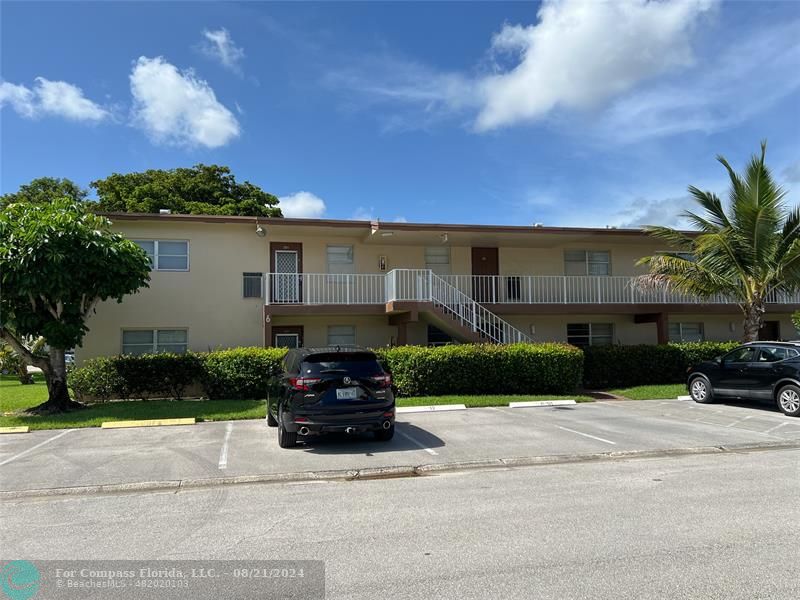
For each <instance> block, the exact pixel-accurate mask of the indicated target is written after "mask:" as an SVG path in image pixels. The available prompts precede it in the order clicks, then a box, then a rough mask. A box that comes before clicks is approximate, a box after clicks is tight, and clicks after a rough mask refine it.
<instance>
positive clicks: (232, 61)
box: [200, 27, 244, 75]
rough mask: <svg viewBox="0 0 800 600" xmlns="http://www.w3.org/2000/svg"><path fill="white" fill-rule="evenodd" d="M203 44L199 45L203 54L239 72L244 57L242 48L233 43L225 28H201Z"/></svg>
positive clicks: (240, 71)
mask: <svg viewBox="0 0 800 600" xmlns="http://www.w3.org/2000/svg"><path fill="white" fill-rule="evenodd" d="M203 37H204V38H205V39H204V40H203V44H202V45H201V46H200V49H201V50H202V52H203V54H205V55H206V56H208V57H210V58H213V59H215V60H217V61H219V63H220V64H222V66H223V67H225V68H227V69H230V70H231V71H234V72H235V73H239V74H240V75H241V73H242V69H241V66H240V64H239V63H240V62H241V60H242V59H243V58H244V50H242V49H241V48H239V47H238V46H237V45H236V44H234V43H233V38H231V34H230V33H229V32H228V30H227V29H225V28H224V27H221V28H219V29H215V30H211V31H209V30H208V29H204V30H203Z"/></svg>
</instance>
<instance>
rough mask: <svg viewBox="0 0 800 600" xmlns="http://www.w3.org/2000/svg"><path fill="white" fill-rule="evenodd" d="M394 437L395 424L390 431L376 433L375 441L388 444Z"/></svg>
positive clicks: (381, 430)
mask: <svg viewBox="0 0 800 600" xmlns="http://www.w3.org/2000/svg"><path fill="white" fill-rule="evenodd" d="M393 437H394V423H392V426H391V427H389V429H378V430H377V431H376V432H375V439H376V440H378V441H379V442H388V441H389V440H390V439H392V438H393Z"/></svg>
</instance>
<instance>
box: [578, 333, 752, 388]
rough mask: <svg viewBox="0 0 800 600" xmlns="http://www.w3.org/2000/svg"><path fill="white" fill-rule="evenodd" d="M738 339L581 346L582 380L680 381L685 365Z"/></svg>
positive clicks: (616, 383) (594, 383)
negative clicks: (582, 354) (653, 344)
mask: <svg viewBox="0 0 800 600" xmlns="http://www.w3.org/2000/svg"><path fill="white" fill-rule="evenodd" d="M738 345H740V344H739V342H684V343H674V344H663V345H659V346H648V345H645V344H642V345H637V346H590V347H588V348H585V349H584V363H583V383H584V385H585V386H586V387H587V388H590V389H604V388H616V387H630V386H634V385H648V384H662V383H683V382H684V381H685V380H686V369H687V368H688V367H689V366H690V365H693V364H695V363H697V362H700V361H703V360H709V359H711V358H714V357H715V356H719V355H720V354H725V353H726V352H729V351H730V350H733V349H734V348H735V347H736V346H738Z"/></svg>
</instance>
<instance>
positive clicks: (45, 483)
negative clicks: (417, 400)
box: [0, 400, 800, 491]
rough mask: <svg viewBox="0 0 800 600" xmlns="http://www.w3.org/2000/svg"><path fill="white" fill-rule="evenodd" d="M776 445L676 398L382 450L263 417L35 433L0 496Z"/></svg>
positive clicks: (10, 459) (759, 412)
mask: <svg viewBox="0 0 800 600" xmlns="http://www.w3.org/2000/svg"><path fill="white" fill-rule="evenodd" d="M780 441H790V442H794V441H796V442H798V443H800V419H797V418H792V417H787V416H785V415H783V414H781V413H780V412H778V411H777V410H775V409H773V408H771V407H768V406H763V405H753V406H744V405H732V404H713V405H700V404H695V403H694V402H691V401H685V400H665V401H656V400H653V401H640V402H621V401H613V402H594V403H585V404H576V405H569V406H553V407H536V408H480V409H467V410H461V411H453V412H423V413H408V414H400V415H398V425H397V430H396V435H395V438H394V439H393V440H392V441H391V442H388V443H386V442H375V441H373V440H372V438H371V437H370V436H367V435H365V436H363V437H358V438H348V437H345V436H337V437H326V438H317V439H314V440H312V441H310V442H309V443H307V444H301V445H299V446H298V447H297V448H294V449H289V450H283V449H280V448H279V447H278V445H277V440H276V434H275V430H274V429H271V428H267V427H266V423H265V422H264V421H263V420H255V421H231V422H216V423H199V424H196V425H191V426H175V427H151V428H135V429H110V430H101V429H76V430H61V431H35V432H31V433H28V434H18V435H7V436H3V438H2V439H0V490H3V491H11V490H31V489H45V488H55V487H59V488H60V487H73V486H90V485H102V484H116V483H132V482H143V481H165V480H182V479H202V478H218V477H228V476H239V475H260V474H268V473H298V472H304V471H326V470H343V469H364V468H370V467H389V466H396V465H423V464H440V463H442V464H443V463H456V462H462V461H474V460H482V459H499V458H514V457H530V456H547V455H562V454H583V453H585V454H590V453H598V452H613V451H630V450H662V449H663V450H666V449H675V448H693V447H707V446H716V445H733V444H748V443H751V444H755V443H763V442H780Z"/></svg>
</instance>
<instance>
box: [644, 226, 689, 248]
mask: <svg viewBox="0 0 800 600" xmlns="http://www.w3.org/2000/svg"><path fill="white" fill-rule="evenodd" d="M644 230H645V231H646V232H647V233H649V234H650V235H652V236H653V237H654V238H657V239H659V240H662V241H664V242H666V243H667V244H669V245H670V246H671V247H673V248H677V249H679V250H684V251H691V249H692V246H693V244H694V240H693V239H692V238H691V237H689V236H688V235H686V234H685V233H683V232H682V231H678V230H677V229H673V228H672V227H663V226H661V225H648V226H646V227H644Z"/></svg>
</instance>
